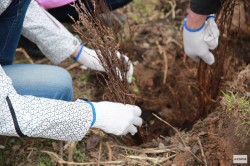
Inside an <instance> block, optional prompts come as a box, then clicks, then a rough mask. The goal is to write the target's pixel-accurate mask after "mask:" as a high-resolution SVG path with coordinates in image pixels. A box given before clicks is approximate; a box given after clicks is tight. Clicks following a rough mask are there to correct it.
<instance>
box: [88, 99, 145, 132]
mask: <svg viewBox="0 0 250 166" xmlns="http://www.w3.org/2000/svg"><path fill="white" fill-rule="evenodd" d="M92 104H93V106H94V108H95V114H96V120H95V122H94V124H93V126H92V127H94V128H99V129H102V130H103V131H105V132H107V133H111V134H115V135H126V134H127V133H131V134H132V135H134V134H135V133H136V132H137V128H136V126H141V125H142V119H141V117H140V116H141V109H140V108H139V107H138V106H135V105H129V104H121V103H113V102H93V103H92Z"/></svg>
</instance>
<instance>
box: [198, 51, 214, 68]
mask: <svg viewBox="0 0 250 166" xmlns="http://www.w3.org/2000/svg"><path fill="white" fill-rule="evenodd" d="M201 58H202V60H203V61H204V62H206V63H207V64H208V65H212V64H213V63H214V61H215V59H214V55H213V54H212V53H211V52H209V53H208V55H206V56H204V57H201Z"/></svg>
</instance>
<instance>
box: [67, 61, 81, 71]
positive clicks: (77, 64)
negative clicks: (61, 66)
mask: <svg viewBox="0 0 250 166" xmlns="http://www.w3.org/2000/svg"><path fill="white" fill-rule="evenodd" d="M80 65H81V64H80V63H78V62H77V63H73V64H72V65H70V66H69V67H67V68H66V69H67V70H68V71H69V70H72V69H74V68H76V67H78V66H80Z"/></svg>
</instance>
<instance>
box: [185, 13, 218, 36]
mask: <svg viewBox="0 0 250 166" xmlns="http://www.w3.org/2000/svg"><path fill="white" fill-rule="evenodd" d="M187 18H188V16H186V17H185V19H184V23H183V26H184V28H185V29H186V30H187V31H189V32H198V31H200V30H202V28H203V27H204V26H205V24H206V22H204V24H203V25H202V26H201V27H200V28H197V29H190V28H188V26H187ZM210 18H214V19H215V14H210V15H209V16H208V17H207V18H206V21H207V20H208V19H210Z"/></svg>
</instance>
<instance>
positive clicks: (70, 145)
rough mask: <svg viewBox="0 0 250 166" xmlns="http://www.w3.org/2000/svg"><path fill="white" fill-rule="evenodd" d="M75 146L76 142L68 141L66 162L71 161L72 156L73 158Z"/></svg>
mask: <svg viewBox="0 0 250 166" xmlns="http://www.w3.org/2000/svg"><path fill="white" fill-rule="evenodd" d="M76 144H77V142H74V141H72V142H71V141H70V144H69V148H68V161H73V156H74V152H75V149H76Z"/></svg>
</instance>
